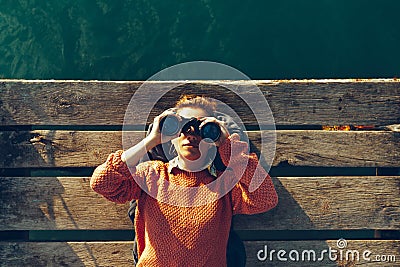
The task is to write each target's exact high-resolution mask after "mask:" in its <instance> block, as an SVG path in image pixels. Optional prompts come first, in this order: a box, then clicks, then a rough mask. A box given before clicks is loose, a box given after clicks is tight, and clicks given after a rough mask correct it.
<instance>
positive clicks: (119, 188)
mask: <svg viewBox="0 0 400 267" xmlns="http://www.w3.org/2000/svg"><path fill="white" fill-rule="evenodd" d="M122 152H123V151H122V150H118V151H116V152H115V153H111V154H110V155H109V156H108V158H107V160H106V162H104V163H103V164H101V165H100V166H98V167H97V168H96V169H95V170H94V172H93V175H92V177H91V179H90V186H91V188H92V189H93V190H94V191H95V192H97V193H99V194H100V195H102V196H104V197H105V198H106V199H108V200H110V201H112V202H116V203H125V202H127V201H130V200H132V199H138V198H139V196H140V194H141V192H142V190H141V188H140V187H139V186H138V184H137V183H136V182H135V180H134V178H133V176H132V175H131V173H130V171H129V168H128V166H127V164H126V163H125V162H123V161H122V160H121V155H122ZM133 170H134V171H135V173H134V175H137V176H144V175H145V174H144V172H143V170H142V171H141V170H140V169H139V168H137V167H135V168H134V169H133Z"/></svg>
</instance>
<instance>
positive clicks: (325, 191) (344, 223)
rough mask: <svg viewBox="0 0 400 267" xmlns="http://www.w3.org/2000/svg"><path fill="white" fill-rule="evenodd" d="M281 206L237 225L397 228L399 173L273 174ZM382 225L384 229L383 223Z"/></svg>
mask: <svg viewBox="0 0 400 267" xmlns="http://www.w3.org/2000/svg"><path fill="white" fill-rule="evenodd" d="M274 182H275V186H276V189H277V192H278V196H279V204H278V206H277V207H276V208H275V209H273V210H271V211H270V212H267V213H263V214H257V215H251V216H248V215H240V216H237V217H236V218H235V220H234V225H235V228H236V229H241V230H252V229H260V230H261V229H263V230H267V229H271V230H272V229H293V230H294V229H296V230H308V229H362V228H366V229H380V228H381V227H383V228H385V229H399V227H400V192H399V185H400V177H398V176H396V177H367V176H365V177H364V176H362V177H306V178H298V177H297V178H296V177H280V178H274ZM383 228H382V229H383Z"/></svg>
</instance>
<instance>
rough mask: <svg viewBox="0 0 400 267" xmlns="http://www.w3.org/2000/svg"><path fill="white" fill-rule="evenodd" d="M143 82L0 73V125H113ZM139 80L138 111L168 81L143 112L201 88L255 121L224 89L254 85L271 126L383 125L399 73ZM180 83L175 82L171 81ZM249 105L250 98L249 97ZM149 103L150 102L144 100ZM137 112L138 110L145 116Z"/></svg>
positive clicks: (391, 117)
mask: <svg viewBox="0 0 400 267" xmlns="http://www.w3.org/2000/svg"><path fill="white" fill-rule="evenodd" d="M142 84H143V82H109V81H108V82H101V81H24V80H0V118H1V119H0V125H121V124H122V123H123V119H124V115H125V112H126V109H127V107H128V103H129V101H130V99H131V98H132V96H133V95H134V93H135V92H136V91H137V89H138V88H139V87H140V86H141V85H142ZM180 84H182V82H172V81H170V82H152V83H149V82H147V83H146V85H149V87H148V88H149V90H151V91H152V94H149V95H148V99H146V97H143V98H140V99H139V100H138V101H137V104H138V105H141V106H142V107H143V108H139V111H140V110H146V108H148V106H149V105H150V103H149V101H150V102H153V101H152V100H151V98H152V95H153V94H154V92H155V91H157V90H161V91H162V90H165V88H173V87H175V86H177V87H176V88H175V89H174V90H173V91H171V92H169V93H167V94H166V95H165V96H164V97H163V98H162V99H161V101H160V102H159V104H158V105H157V107H156V108H155V109H154V111H153V112H152V113H151V116H154V115H156V114H159V113H160V112H161V111H162V110H165V109H166V108H169V107H171V106H172V105H173V103H174V102H175V101H176V99H177V97H179V95H180V94H181V93H185V94H201V95H209V96H211V97H213V98H216V99H219V100H220V101H222V102H223V103H226V104H228V105H229V106H230V107H232V108H233V109H234V110H236V111H237V113H238V114H239V116H240V118H241V119H242V121H244V122H246V124H247V125H255V124H256V121H255V120H254V117H253V116H251V115H250V114H251V112H250V110H249V109H248V106H247V105H246V104H245V103H243V101H242V100H240V98H239V97H237V96H235V95H234V94H233V93H232V92H231V91H229V90H228V89H226V88H235V90H236V89H237V90H239V92H250V93H254V92H255V91H256V90H254V88H256V87H254V84H255V85H256V86H257V87H258V88H259V89H260V90H261V92H262V93H263V95H264V96H265V98H266V99H267V101H268V103H269V105H270V108H271V110H272V113H273V116H274V119H275V122H276V124H279V125H304V124H306V125H343V124H346V125H347V124H356V125H389V124H398V123H399V122H400V97H399V96H400V80H397V79H381V80H376V79H371V80H301V81H297V80H293V81H193V82H190V83H184V84H182V85H180ZM178 85H180V86H178ZM250 105H252V106H254V105H255V103H250ZM151 106H153V103H151ZM147 115H148V114H147V112H145V113H144V114H140V112H139V113H138V116H139V117H144V116H146V117H147Z"/></svg>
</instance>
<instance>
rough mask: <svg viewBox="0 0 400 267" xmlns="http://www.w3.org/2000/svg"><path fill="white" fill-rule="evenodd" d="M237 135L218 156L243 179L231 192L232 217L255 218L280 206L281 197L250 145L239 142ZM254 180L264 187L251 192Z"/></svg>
mask: <svg viewBox="0 0 400 267" xmlns="http://www.w3.org/2000/svg"><path fill="white" fill-rule="evenodd" d="M239 139H240V137H239V135H238V134H232V135H231V136H229V138H228V139H227V140H226V141H225V142H224V143H223V144H222V145H221V146H220V147H219V153H220V155H221V159H222V161H223V163H224V164H225V166H228V165H229V167H230V168H231V169H232V171H233V173H234V175H236V177H238V176H239V175H241V177H240V179H239V182H238V183H237V184H236V185H235V186H234V188H233V189H232V191H231V196H232V202H233V214H256V213H262V212H266V211H268V210H270V209H272V208H274V207H275V206H276V205H277V204H278V195H277V193H276V191H275V187H274V185H273V183H272V180H271V177H270V176H269V175H268V173H267V172H266V171H265V170H264V168H263V167H261V165H260V164H259V161H258V158H257V155H256V154H255V153H250V154H249V153H248V152H247V151H248V144H247V143H246V142H243V141H240V140H239ZM252 179H255V180H256V181H261V180H262V183H261V185H260V186H259V187H258V188H257V189H255V190H254V191H252V192H251V190H249V186H250V183H251V181H252Z"/></svg>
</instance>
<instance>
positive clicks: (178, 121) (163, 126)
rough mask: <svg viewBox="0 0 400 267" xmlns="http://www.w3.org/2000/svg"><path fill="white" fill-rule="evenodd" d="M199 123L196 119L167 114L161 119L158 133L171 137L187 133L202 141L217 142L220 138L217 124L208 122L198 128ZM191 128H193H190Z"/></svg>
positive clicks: (219, 129)
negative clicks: (196, 136)
mask: <svg viewBox="0 0 400 267" xmlns="http://www.w3.org/2000/svg"><path fill="white" fill-rule="evenodd" d="M200 124H201V121H200V120H198V119H196V118H190V119H189V118H184V117H180V116H179V115H176V114H169V115H166V116H164V117H163V118H161V120H160V131H161V133H162V134H165V135H167V136H172V135H175V134H177V133H178V132H182V133H189V132H190V131H193V133H194V134H196V135H198V136H201V138H202V139H206V138H208V139H211V140H212V141H214V142H215V141H217V140H218V139H219V138H220V136H221V128H220V127H219V125H218V124H217V123H214V122H208V123H206V124H205V125H203V126H202V127H200ZM192 127H193V128H192Z"/></svg>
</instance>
